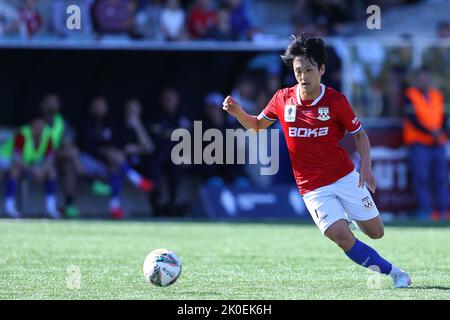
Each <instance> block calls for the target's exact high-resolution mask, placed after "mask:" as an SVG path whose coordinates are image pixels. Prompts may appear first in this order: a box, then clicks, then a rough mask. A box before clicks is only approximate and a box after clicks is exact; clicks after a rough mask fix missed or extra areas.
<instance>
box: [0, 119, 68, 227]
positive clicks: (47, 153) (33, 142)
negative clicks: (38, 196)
mask: <svg viewBox="0 0 450 320" xmlns="http://www.w3.org/2000/svg"><path fill="white" fill-rule="evenodd" d="M0 159H1V160H0V164H1V166H2V169H3V170H7V171H8V176H7V179H6V195H5V212H6V214H7V215H8V216H10V217H11V218H20V217H21V216H22V214H21V213H20V212H19V211H18V210H17V207H16V193H17V188H18V183H19V180H20V178H21V177H22V175H26V176H31V177H32V178H34V179H36V180H37V181H39V182H42V181H44V182H45V183H44V187H45V205H46V210H47V214H48V215H49V216H50V217H51V218H54V219H58V218H60V217H61V213H60V212H59V211H58V209H57V203H56V202H57V193H56V170H55V166H54V149H53V146H52V139H51V135H50V130H49V128H48V127H47V126H46V125H45V121H44V119H43V118H34V119H33V120H32V121H31V123H30V124H29V125H25V126H23V127H21V128H20V129H19V131H18V132H17V133H16V134H15V135H14V137H12V138H11V139H9V140H8V141H6V142H5V144H3V146H2V147H1V148H0Z"/></svg>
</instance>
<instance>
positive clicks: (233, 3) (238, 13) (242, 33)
mask: <svg viewBox="0 0 450 320" xmlns="http://www.w3.org/2000/svg"><path fill="white" fill-rule="evenodd" d="M227 3H228V5H229V6H230V25H231V31H232V33H233V35H234V38H235V39H237V40H248V39H251V24H250V19H249V17H248V10H247V9H248V8H246V6H245V3H244V2H243V1H242V0H227Z"/></svg>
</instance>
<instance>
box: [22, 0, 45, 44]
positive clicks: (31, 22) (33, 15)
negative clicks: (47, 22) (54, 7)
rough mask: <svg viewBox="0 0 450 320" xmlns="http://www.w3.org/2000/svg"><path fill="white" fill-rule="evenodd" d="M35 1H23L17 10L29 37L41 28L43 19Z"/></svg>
mask: <svg viewBox="0 0 450 320" xmlns="http://www.w3.org/2000/svg"><path fill="white" fill-rule="evenodd" d="M36 2H37V1H36V0H23V1H22V4H21V5H20V9H19V17H20V20H21V21H22V23H24V24H25V26H26V31H27V35H28V36H29V37H32V36H34V35H35V34H36V33H38V32H39V31H40V30H41V28H42V26H43V23H44V21H43V18H42V15H41V13H40V12H39V10H38V9H37V6H36Z"/></svg>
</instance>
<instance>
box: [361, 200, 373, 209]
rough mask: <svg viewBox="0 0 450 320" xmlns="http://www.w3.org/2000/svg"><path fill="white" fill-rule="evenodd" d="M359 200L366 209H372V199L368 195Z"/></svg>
mask: <svg viewBox="0 0 450 320" xmlns="http://www.w3.org/2000/svg"><path fill="white" fill-rule="evenodd" d="M361 201H362V204H363V205H364V208H366V209H368V210H369V209H372V207H373V202H372V200H371V199H370V197H365V198H362V199H361Z"/></svg>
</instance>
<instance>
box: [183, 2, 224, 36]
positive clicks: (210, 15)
mask: <svg viewBox="0 0 450 320" xmlns="http://www.w3.org/2000/svg"><path fill="white" fill-rule="evenodd" d="M217 18H218V17H217V12H216V11H215V10H214V8H213V7H212V3H211V0H196V1H195V4H194V7H193V8H192V9H191V12H190V14H189V17H188V30H189V33H190V35H191V37H192V38H194V39H203V38H205V37H206V36H207V35H208V32H210V30H211V29H213V28H214V27H215V26H216V24H217Z"/></svg>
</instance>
